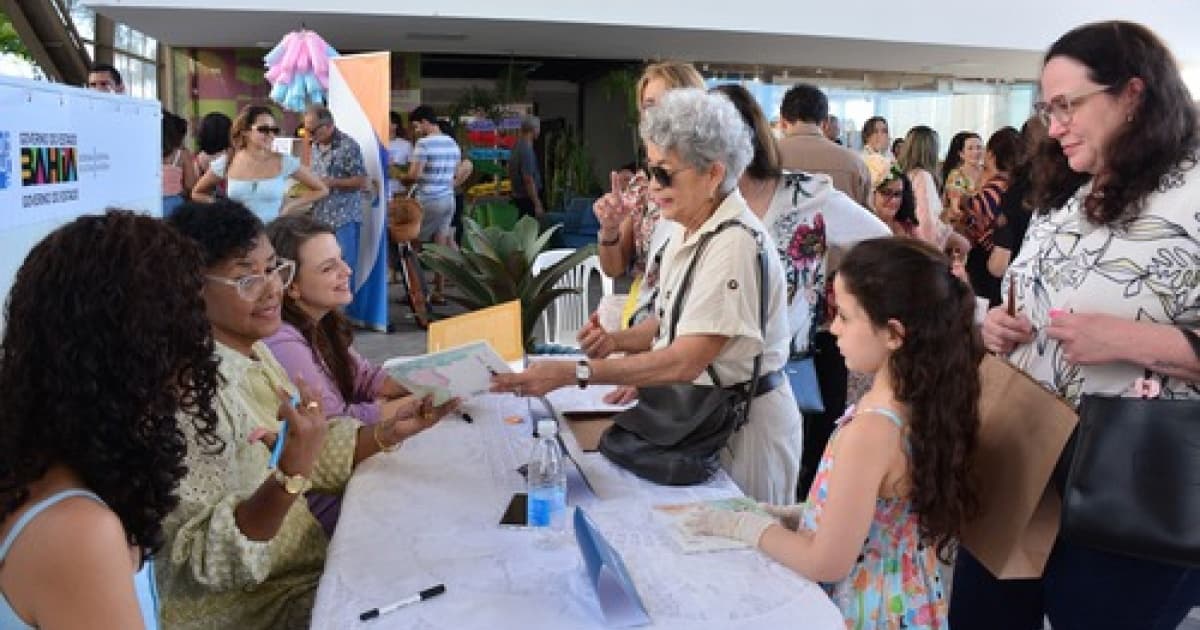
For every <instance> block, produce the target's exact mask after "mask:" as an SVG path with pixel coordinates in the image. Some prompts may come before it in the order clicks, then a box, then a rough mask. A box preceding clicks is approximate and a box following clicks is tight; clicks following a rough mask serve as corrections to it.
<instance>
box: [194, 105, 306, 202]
mask: <svg viewBox="0 0 1200 630" xmlns="http://www.w3.org/2000/svg"><path fill="white" fill-rule="evenodd" d="M278 135H279V127H278V126H277V125H276V123H275V115H274V114H273V113H272V111H271V109H270V108H269V107H267V106H265V105H247V106H246V107H245V108H243V109H242V112H241V113H240V114H238V117H237V118H236V119H235V120H234V121H233V127H232V128H231V129H230V131H229V139H230V144H231V146H230V147H229V152H228V153H227V154H225V155H222V156H221V157H218V158H217V159H216V160H213V162H212V164H211V165H210V166H209V169H208V170H207V171H206V172H205V173H204V176H203V177H201V178H200V181H199V182H196V187H195V188H193V189H192V200H193V201H200V202H206V203H211V202H212V201H213V191H214V190H215V189H216V188H217V185H218V184H219V183H220V182H222V181H224V182H225V195H226V196H227V197H229V198H230V199H233V200H234V201H239V202H241V203H242V204H243V205H245V206H246V207H247V208H249V209H250V211H251V212H253V213H254V214H255V215H257V216H258V218H259V219H260V220H262V221H263V222H264V223H265V222H267V221H270V220H271V219H274V218H275V217H277V216H279V215H281V214H288V213H291V212H294V211H296V210H298V209H300V208H306V207H308V206H309V205H311V204H312V203H313V202H315V201H317V200H320V199H324V198H325V197H326V195H328V194H329V188H328V187H326V186H325V184H324V183H323V182H322V181H321V180H320V178H318V177H317V176H316V175H314V174H313V172H312V171H310V170H309V169H308V167H306V166H304V165H302V164H300V160H298V159H296V158H295V157H293V156H291V155H283V154H280V153H276V152H275V149H274V148H273V146H272V143H273V142H274V140H275V137H276V136H278ZM289 178H294V179H296V180H297V181H299V182H300V183H301V184H304V186H305V187H307V188H308V192H306V193H304V194H302V195H299V196H296V197H292V198H291V199H287V200H286V201H285V198H286V196H287V191H288V179H289Z"/></svg>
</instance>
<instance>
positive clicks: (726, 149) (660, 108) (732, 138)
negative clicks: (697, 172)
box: [639, 88, 754, 195]
mask: <svg viewBox="0 0 1200 630" xmlns="http://www.w3.org/2000/svg"><path fill="white" fill-rule="evenodd" d="M639 130H640V131H641V135H642V141H643V142H647V143H650V144H654V145H657V146H658V147H659V148H661V149H662V150H663V151H675V152H676V153H678V154H679V157H680V158H681V159H682V160H683V161H684V162H686V163H687V164H688V165H690V166H692V167H694V168H696V169H707V168H708V167H709V166H712V165H713V164H714V163H717V162H720V163H722V164H724V165H725V179H724V180H722V181H721V186H720V193H721V194H723V195H724V194H728V193H729V192H731V191H732V190H733V189H734V188H735V187H737V183H738V178H740V177H741V176H742V172H743V171H745V170H746V165H748V164H750V159H751V158H753V157H754V147H753V145H752V144H751V143H750V130H749V129H747V128H746V123H745V122H744V121H743V120H742V116H741V114H739V113H738V110H737V108H736V107H734V105H733V103H732V102H731V101H730V100H729V98H728V97H726V96H725V95H724V94H711V93H709V92H706V91H704V90H699V89H696V88H680V89H675V90H669V91H667V93H666V94H664V95H663V97H662V99H660V100H659V101H658V103H657V104H655V105H654V107H651V108H648V109H647V110H646V111H645V112H643V113H642V123H641V126H640V128H639Z"/></svg>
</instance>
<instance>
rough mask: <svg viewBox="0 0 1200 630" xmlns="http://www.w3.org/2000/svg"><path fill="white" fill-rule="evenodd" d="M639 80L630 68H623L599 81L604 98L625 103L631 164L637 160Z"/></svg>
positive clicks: (639, 76)
mask: <svg viewBox="0 0 1200 630" xmlns="http://www.w3.org/2000/svg"><path fill="white" fill-rule="evenodd" d="M639 78H641V75H640V74H638V72H637V71H635V70H633V69H632V68H623V69H621V70H613V71H611V72H609V73H608V74H606V75H604V77H603V78H602V79H600V86H601V89H602V90H603V92H604V98H606V99H608V100H610V101H611V100H613V99H614V98H616V99H621V100H622V101H624V102H625V129H626V133H628V134H629V139H630V145H629V146H631V147H634V150H633V153H634V155H633V159H632V160H630V161H633V162H636V161H637V159H638V155H637V146H638V144H639V142H638V121H639V119H640V118H641V110H640V108H639V107H638V105H639V104H638V102H637V83H638V79H639Z"/></svg>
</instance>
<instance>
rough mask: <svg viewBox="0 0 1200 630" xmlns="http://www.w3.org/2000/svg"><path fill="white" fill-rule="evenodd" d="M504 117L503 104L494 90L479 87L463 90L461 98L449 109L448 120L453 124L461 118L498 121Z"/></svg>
mask: <svg viewBox="0 0 1200 630" xmlns="http://www.w3.org/2000/svg"><path fill="white" fill-rule="evenodd" d="M503 115H504V102H503V101H502V100H500V96H499V95H498V94H497V93H496V92H495V91H494V90H485V89H483V88H481V87H474V86H473V87H469V88H467V89H465V90H463V93H462V95H461V96H459V97H458V100H457V101H454V105H452V106H451V107H450V119H451V120H452V121H454V124H458V121H459V119H460V118H462V117H463V116H482V117H484V118H489V119H491V120H494V121H499V120H500V117H501V116H503Z"/></svg>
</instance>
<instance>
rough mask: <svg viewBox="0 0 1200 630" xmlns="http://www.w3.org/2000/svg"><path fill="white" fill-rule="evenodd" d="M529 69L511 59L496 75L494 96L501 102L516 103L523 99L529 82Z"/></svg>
mask: <svg viewBox="0 0 1200 630" xmlns="http://www.w3.org/2000/svg"><path fill="white" fill-rule="evenodd" d="M528 75H529V71H528V70H527V69H526V68H525V67H524V66H518V65H516V64H515V63H513V62H512V61H509V62H508V65H507V66H504V67H503V68H501V70H500V76H498V77H496V96H497V98H498V99H499V101H500V102H501V103H517V102H520V101H522V100H524V99H525V96H526V87H527V86H528V84H529V76H528Z"/></svg>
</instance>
